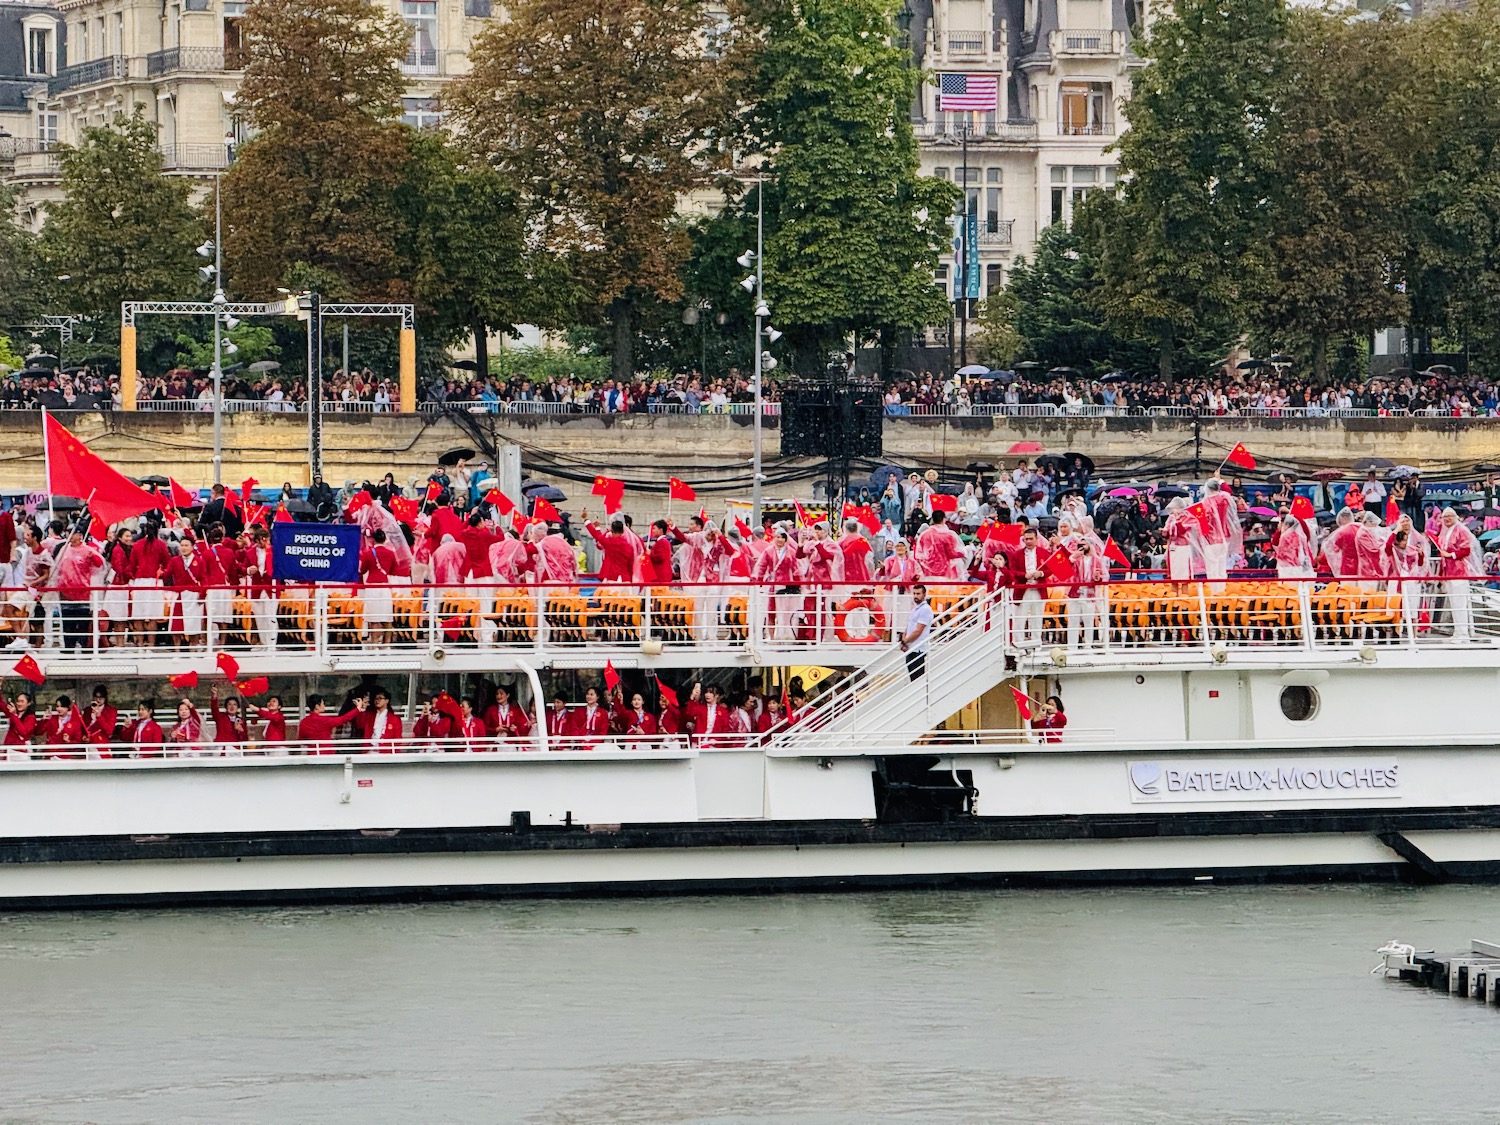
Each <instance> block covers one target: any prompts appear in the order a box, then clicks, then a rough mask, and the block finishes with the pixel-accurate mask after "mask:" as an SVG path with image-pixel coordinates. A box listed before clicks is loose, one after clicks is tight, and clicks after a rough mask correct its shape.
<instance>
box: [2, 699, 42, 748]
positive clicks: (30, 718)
mask: <svg viewBox="0 0 1500 1125" xmlns="http://www.w3.org/2000/svg"><path fill="white" fill-rule="evenodd" d="M0 714H3V715H4V716H5V717H6V718H7V719H8V720H9V722H8V723H7V724H6V727H5V739H4V743H3V744H4V746H5V749H6V753H7V754H14V755H16V756H18V757H20V756H23V755H24V756H26V757H30V756H31V739H32V737H33V736H34V735H35V734H36V705H35V704H34V703H33V702H32V699H31V696H30V694H28V693H27V692H24V691H18V692H16V696H15V698H14V699H6V698H5V697H4V696H3V695H0Z"/></svg>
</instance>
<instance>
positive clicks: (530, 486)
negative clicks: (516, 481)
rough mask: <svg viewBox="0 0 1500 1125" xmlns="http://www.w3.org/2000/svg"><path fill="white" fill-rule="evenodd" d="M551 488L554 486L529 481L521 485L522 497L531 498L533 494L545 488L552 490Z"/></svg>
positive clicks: (539, 481) (542, 481)
mask: <svg viewBox="0 0 1500 1125" xmlns="http://www.w3.org/2000/svg"><path fill="white" fill-rule="evenodd" d="M551 487H552V486H551V485H550V484H548V483H547V482H546V481H544V480H529V481H525V482H524V483H523V484H522V485H521V495H522V496H530V495H531V494H532V493H533V492H540V491H541V490H542V489H544V488H551Z"/></svg>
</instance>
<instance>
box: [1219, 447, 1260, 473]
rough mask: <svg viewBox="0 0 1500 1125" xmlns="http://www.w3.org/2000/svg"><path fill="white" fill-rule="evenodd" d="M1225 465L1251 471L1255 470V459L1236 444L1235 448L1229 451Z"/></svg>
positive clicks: (1246, 450)
mask: <svg viewBox="0 0 1500 1125" xmlns="http://www.w3.org/2000/svg"><path fill="white" fill-rule="evenodd" d="M1224 463H1225V464H1226V465H1233V466H1234V467H1235V468H1236V469H1246V470H1250V469H1254V468H1255V458H1254V457H1252V456H1251V455H1250V451H1249V450H1248V449H1246V448H1245V447H1244V446H1243V445H1242V444H1240V443H1239V442H1235V443H1234V448H1233V449H1231V450H1230V451H1229V456H1228V457H1226V458H1224Z"/></svg>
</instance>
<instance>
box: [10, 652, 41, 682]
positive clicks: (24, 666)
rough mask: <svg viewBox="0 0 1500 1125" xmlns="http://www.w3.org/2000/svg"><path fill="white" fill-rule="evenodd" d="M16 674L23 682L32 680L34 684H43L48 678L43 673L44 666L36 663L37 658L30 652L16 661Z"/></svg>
mask: <svg viewBox="0 0 1500 1125" xmlns="http://www.w3.org/2000/svg"><path fill="white" fill-rule="evenodd" d="M15 672H16V675H18V676H20V677H21V678H22V679H23V680H30V681H31V682H32V683H34V684H39V683H42V682H43V681H44V680H46V678H47V677H46V675H44V674H43V672H42V666H41V665H40V664H38V663H37V662H36V657H34V656H32V655H31V653H29V652H28V653H27V654H26V655H25V656H23V657H21V659H20V660H18V661H16V668H15Z"/></svg>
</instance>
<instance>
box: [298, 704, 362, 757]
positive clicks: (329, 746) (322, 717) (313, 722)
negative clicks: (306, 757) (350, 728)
mask: <svg viewBox="0 0 1500 1125" xmlns="http://www.w3.org/2000/svg"><path fill="white" fill-rule="evenodd" d="M364 709H365V700H364V697H363V696H361V697H360V698H359V699H356V700H355V701H354V706H352V707H350V708H349V710H347V711H345V712H344V713H343V714H342V715H337V716H335V715H330V714H328V713H327V712H328V706H327V704H325V703H324V702H323V697H322V696H321V695H309V696H308V697H307V714H305V715H303V716H302V721H301V722H299V723H298V724H297V741H298V742H310V743H313V745H312V746H310V747H308V748H307V749H306V750H305V751H304V753H307V754H332V753H333V752H334V748H333V743H332V742H330V741H329V739H331V738H332V737H333V732H334V731H336V730H338V728H339V727H342V726H347V725H348V724H350V723H352V722H353V721H354V718H355V716H356V715H358V714H359V713H360V712H361V711H363V710H364Z"/></svg>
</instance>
